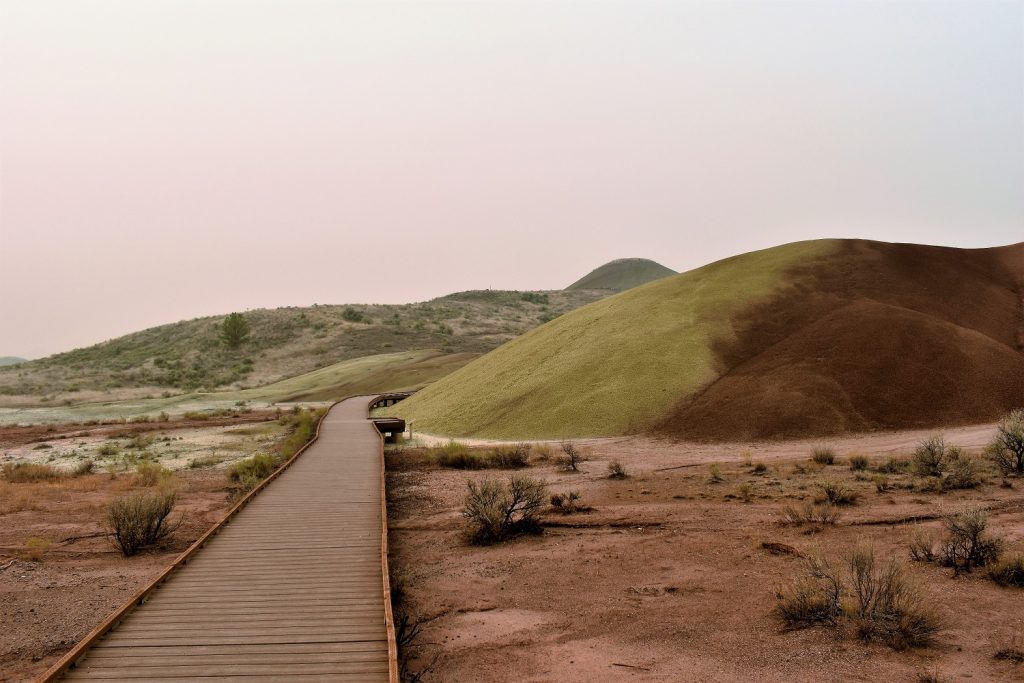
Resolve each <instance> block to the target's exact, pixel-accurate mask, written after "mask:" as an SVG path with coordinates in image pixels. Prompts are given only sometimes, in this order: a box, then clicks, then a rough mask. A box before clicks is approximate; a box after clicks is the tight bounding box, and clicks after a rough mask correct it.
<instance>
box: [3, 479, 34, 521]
mask: <svg viewBox="0 0 1024 683" xmlns="http://www.w3.org/2000/svg"><path fill="white" fill-rule="evenodd" d="M38 498H39V497H38V496H37V495H35V494H34V493H33V492H31V491H23V490H20V489H19V488H17V487H14V486H11V485H9V484H6V483H4V482H0V515H10V514H13V513H15V512H25V511H27V510H42V509H43V508H41V507H39V504H38Z"/></svg>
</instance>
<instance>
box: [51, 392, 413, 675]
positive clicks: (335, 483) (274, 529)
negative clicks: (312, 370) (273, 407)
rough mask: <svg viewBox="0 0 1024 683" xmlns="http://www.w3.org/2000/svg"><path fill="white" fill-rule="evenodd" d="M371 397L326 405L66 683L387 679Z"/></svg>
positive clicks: (379, 480) (389, 664)
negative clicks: (270, 474) (268, 477)
mask: <svg viewBox="0 0 1024 683" xmlns="http://www.w3.org/2000/svg"><path fill="white" fill-rule="evenodd" d="M370 400H371V399H370V398H368V397H362V398H352V399H348V400H345V401H342V402H341V403H338V404H337V405H335V406H334V407H333V408H332V409H331V410H330V412H329V413H328V414H327V416H326V417H325V418H324V421H323V422H322V424H321V426H320V436H319V438H318V439H317V441H316V442H315V443H313V444H312V445H311V446H310V447H309V448H307V449H306V451H305V452H304V453H302V454H301V455H300V456H299V457H298V458H296V459H295V461H294V462H293V463H292V464H291V466H290V467H288V468H287V469H286V470H284V471H283V472H282V473H281V475H280V476H279V477H278V478H277V479H276V480H274V481H273V482H272V483H271V484H270V485H269V486H267V488H266V489H264V490H263V491H261V492H260V493H259V494H258V495H255V496H254V497H253V498H252V499H251V501H250V502H249V503H248V505H246V506H245V507H244V508H242V509H241V510H240V511H239V512H238V513H237V514H236V515H235V516H234V517H233V518H232V519H231V521H230V523H229V524H227V525H225V526H224V527H222V529H221V531H220V532H219V533H218V534H217V535H215V536H212V537H211V538H210V539H209V540H208V541H207V543H206V545H205V547H204V548H203V549H202V550H201V551H200V552H197V553H195V554H194V555H193V556H192V557H191V558H190V559H189V560H188V563H187V564H185V565H184V566H182V567H181V568H180V569H178V570H177V571H175V572H174V573H173V574H171V575H170V576H169V578H168V580H167V582H166V583H164V584H163V585H162V586H160V587H159V588H157V589H156V590H155V591H153V592H152V593H150V594H149V596H148V599H147V600H146V602H145V603H144V604H142V605H141V606H139V607H136V608H135V609H134V610H132V611H131V612H130V613H128V614H127V615H126V616H125V617H124V618H123V620H122V621H121V623H120V625H118V626H117V628H116V629H113V630H111V631H109V632H108V633H106V635H104V636H103V637H102V638H101V639H100V640H99V641H98V642H96V643H95V644H94V645H93V646H92V647H91V648H90V649H88V651H87V652H86V654H85V657H84V658H83V659H81V660H80V661H79V662H78V664H77V666H75V667H74V668H72V669H70V670H68V671H67V673H66V674H64V680H72V681H77V680H90V681H103V680H125V679H132V680H147V681H158V680H159V681H181V680H202V681H209V680H215V679H223V680H230V681H242V680H254V681H270V680H275V679H276V680H289V681H292V680H294V681H319V680H324V681H327V680H330V681H389V680H394V679H393V678H389V677H391V676H394V663H393V656H392V654H393V649H392V650H390V651H389V640H388V628H387V624H386V619H385V614H386V609H390V605H387V607H386V604H385V582H384V568H383V563H382V553H383V552H386V549H385V548H383V547H382V545H383V544H386V536H384V520H383V514H382V510H383V507H382V505H383V501H382V496H383V461H382V457H383V456H382V448H381V438H380V436H379V435H378V433H377V430H376V428H375V427H374V426H373V423H372V422H371V421H369V420H368V419H367V406H368V404H369V402H370ZM392 639H393V634H392ZM392 642H393V641H392ZM392 648H393V645H392Z"/></svg>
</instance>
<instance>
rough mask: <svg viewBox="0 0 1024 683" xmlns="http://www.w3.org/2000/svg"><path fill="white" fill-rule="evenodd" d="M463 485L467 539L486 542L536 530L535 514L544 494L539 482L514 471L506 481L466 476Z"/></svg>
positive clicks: (481, 542) (538, 528)
mask: <svg viewBox="0 0 1024 683" xmlns="http://www.w3.org/2000/svg"><path fill="white" fill-rule="evenodd" d="M466 486H467V491H466V498H465V501H464V503H463V507H462V516H463V518H465V520H466V535H467V537H468V538H469V541H470V542H471V543H473V544H475V545H487V544H490V543H498V542H500V541H503V540H505V539H507V538H511V537H513V536H517V535H519V534H524V533H538V532H539V531H540V520H539V517H538V516H539V514H540V510H541V508H542V507H543V505H544V501H545V498H546V497H547V495H546V494H547V487H546V486H545V485H544V483H543V482H540V481H537V480H536V479H532V478H530V477H522V476H518V475H514V476H512V477H510V478H509V479H508V481H507V482H502V481H499V480H497V479H485V480H483V481H481V482H480V483H477V482H474V481H472V480H470V481H467V482H466Z"/></svg>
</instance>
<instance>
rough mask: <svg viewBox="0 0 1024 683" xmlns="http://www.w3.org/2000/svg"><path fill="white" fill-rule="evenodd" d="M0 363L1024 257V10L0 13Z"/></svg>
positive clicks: (797, 6)
mask: <svg viewBox="0 0 1024 683" xmlns="http://www.w3.org/2000/svg"><path fill="white" fill-rule="evenodd" d="M0 8H2V9H0V238H2V240H0V355H8V354H11V355H23V356H29V357H37V356H41V355H45V354H48V353H52V352H56V351H61V350H67V349H70V348H73V347H77V346H83V345H87V344H91V343H94V342H98V341H102V340H104V339H107V338H111V337H115V336H118V335H121V334H123V333H127V332H131V331H135V330H138V329H142V328H145V327H148V326H152V325H156V324H161V323H165V322H172V321H175V320H178V319H182V318H191V317H196V316H199V315H206V314H214V313H225V312H230V311H233V310H244V309H249V308H257V307H273V306H281V305H308V304H313V303H347V302H384V303H404V302H409V301H421V300H424V299H428V298H431V297H434V296H438V295H442V294H446V293H449V292H452V291H457V290H464V289H476V288H487V287H491V288H515V289H543V288H560V287H563V286H565V285H567V284H569V283H570V282H572V281H573V280H575V279H577V278H578V277H580V276H582V275H583V274H584V273H586V272H587V271H589V270H591V269H592V268H594V267H596V266H598V265H600V264H601V263H603V262H605V261H608V260H611V259H613V258H619V257H626V256H644V257H648V258H653V259H655V260H657V261H660V262H661V263H664V264H665V265H667V266H669V267H672V268H675V269H676V270H685V269H689V268H693V267H696V266H699V265H702V264H704V263H706V262H708V261H711V260H715V259H718V258H721V257H724V256H728V255H732V254H734V253H737V252H743V251H749V250H752V249H757V248H761V247H766V246H771V245H775V244H779V243H784V242H789V241H793V240H799V239H807V238H816V237H868V238H874V239H882V240H890V241H913V242H926V243H933V244H949V245H958V246H965V247H979V246H990V245H998V244H1005V243H1011V242H1018V241H1021V240H1024V52H1022V49H1024V48H1022V46H1024V3H1022V2H1020V1H1002V2H985V1H984V0H969V1H968V2H926V1H919V0H915V1H914V2H898V1H895V0H887V1H885V2H840V1H829V0H815V1H813V2H776V1H770V0H764V1H758V2H706V3H705V2H684V1H675V2H644V1H642V0H625V1H624V2H601V3H598V2H553V1H547V2H520V1H515V0H509V1H506V2H459V3H452V2H427V1H422V0H420V1H417V2H410V3H391V2H386V1H384V0H372V1H370V2H301V1H298V0H281V1H280V2H259V1H254V0H243V1H239V2H228V1H217V0H197V1H188V0H173V1H171V2H155V1H152V0H125V1H124V2H110V1H105V0H91V1H89V2H82V1H80V0H73V1H69V2H48V1H46V0H17V1H14V0H0Z"/></svg>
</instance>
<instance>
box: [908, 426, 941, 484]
mask: <svg viewBox="0 0 1024 683" xmlns="http://www.w3.org/2000/svg"><path fill="white" fill-rule="evenodd" d="M947 451H948V448H947V447H946V441H945V439H943V438H942V437H941V436H937V435H936V436H932V437H929V438H927V439H925V440H924V441H922V442H921V443H920V445H918V447H917V448H916V449H915V450H914V455H913V470H914V474H916V475H919V476H922V477H941V476H942V472H943V471H944V470H945V469H946V461H947V459H948V457H949V454H948V453H947Z"/></svg>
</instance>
